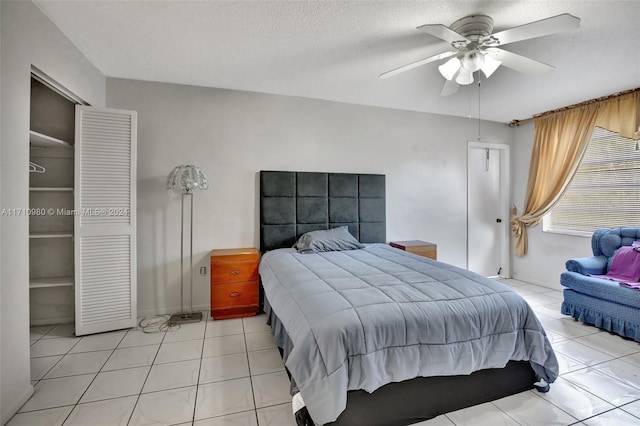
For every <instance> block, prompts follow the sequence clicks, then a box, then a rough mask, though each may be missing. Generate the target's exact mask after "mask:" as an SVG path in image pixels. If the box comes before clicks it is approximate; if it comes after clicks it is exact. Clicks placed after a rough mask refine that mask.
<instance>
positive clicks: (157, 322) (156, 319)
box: [138, 315, 180, 334]
mask: <svg viewBox="0 0 640 426" xmlns="http://www.w3.org/2000/svg"><path fill="white" fill-rule="evenodd" d="M170 318H171V315H155V316H152V317H144V318H142V319H141V320H140V322H139V323H138V327H140V329H141V330H142V332H143V333H147V334H150V333H160V332H165V331H176V330H178V329H179V328H180V324H176V323H171V322H169V319H170Z"/></svg>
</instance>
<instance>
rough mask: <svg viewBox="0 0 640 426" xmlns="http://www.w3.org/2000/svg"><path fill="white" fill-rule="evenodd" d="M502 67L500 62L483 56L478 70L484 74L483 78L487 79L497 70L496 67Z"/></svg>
mask: <svg viewBox="0 0 640 426" xmlns="http://www.w3.org/2000/svg"><path fill="white" fill-rule="evenodd" d="M500 65H502V61H499V60H497V59H493V58H492V57H491V56H489V55H485V56H484V64H483V65H482V67H481V68H480V69H481V70H482V72H483V73H484V75H485V77H487V78H489V77H491V75H492V74H493V73H494V72H495V70H497V69H498V67H499V66H500Z"/></svg>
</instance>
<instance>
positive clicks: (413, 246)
mask: <svg viewBox="0 0 640 426" xmlns="http://www.w3.org/2000/svg"><path fill="white" fill-rule="evenodd" d="M389 245H390V246H391V247H395V248H399V249H400V250H404V251H408V252H410V253H413V254H417V255H420V256H424V257H428V258H430V259H433V260H438V246H437V244H434V243H429V242H427V241H422V240H411V241H391V242H390V243H389Z"/></svg>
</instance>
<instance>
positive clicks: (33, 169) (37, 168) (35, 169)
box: [29, 161, 47, 173]
mask: <svg viewBox="0 0 640 426" xmlns="http://www.w3.org/2000/svg"><path fill="white" fill-rule="evenodd" d="M46 171H47V169H45V168H44V167H42V166H41V165H39V164H36V163H32V162H31V161H29V173H44V172H46Z"/></svg>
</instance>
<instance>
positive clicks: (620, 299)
mask: <svg viewBox="0 0 640 426" xmlns="http://www.w3.org/2000/svg"><path fill="white" fill-rule="evenodd" d="M560 284H562V285H563V286H564V287H568V288H570V289H572V290H574V291H576V292H578V293H582V294H587V295H589V296H593V297H595V298H598V299H605V300H610V301H612V302H616V303H620V304H622V305H627V306H634V307H637V308H640V291H638V290H633V289H630V288H625V287H622V286H621V285H620V284H619V283H618V282H616V281H610V280H606V279H602V278H595V277H589V276H586V275H582V274H579V273H577V272H563V273H562V274H561V275H560Z"/></svg>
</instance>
